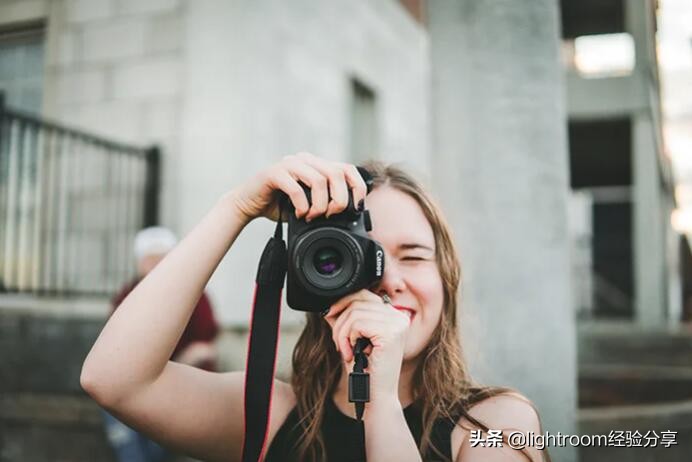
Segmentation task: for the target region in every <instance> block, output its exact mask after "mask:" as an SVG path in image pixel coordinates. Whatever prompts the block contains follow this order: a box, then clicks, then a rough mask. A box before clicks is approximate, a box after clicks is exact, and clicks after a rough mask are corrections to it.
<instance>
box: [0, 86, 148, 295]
mask: <svg viewBox="0 0 692 462" xmlns="http://www.w3.org/2000/svg"><path fill="white" fill-rule="evenodd" d="M159 176H160V152H159V150H158V148H156V147H150V148H141V147H135V146H129V145H125V144H121V143H117V142H113V141H110V140H106V139H104V138H101V137H97V136H93V135H90V134H88V133H84V132H82V131H79V130H74V129H70V128H66V127H64V126H62V125H60V124H57V123H53V122H48V121H46V120H43V119H42V118H39V117H35V116H32V115H29V114H25V113H22V112H20V111H16V110H13V109H10V108H7V107H5V105H4V98H3V97H2V94H1V93H0V292H26V293H34V294H40V295H43V294H45V295H58V296H68V295H70V296H71V295H110V294H112V293H113V292H115V291H116V290H117V288H118V287H119V286H120V285H121V284H122V283H123V282H124V281H125V280H127V279H129V278H131V277H132V276H133V275H134V272H135V267H134V263H133V257H132V250H131V249H132V244H133V242H132V241H133V238H134V234H135V232H136V231H137V230H138V229H140V228H142V227H144V226H149V225H153V224H155V223H156V222H157V219H158V217H157V215H158V192H159V191H158V190H159Z"/></svg>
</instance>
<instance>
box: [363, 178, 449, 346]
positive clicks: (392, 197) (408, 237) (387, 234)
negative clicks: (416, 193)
mask: <svg viewBox="0 0 692 462" xmlns="http://www.w3.org/2000/svg"><path fill="white" fill-rule="evenodd" d="M365 204H366V208H368V209H369V210H370V215H371V218H372V232H370V235H371V237H372V238H373V239H375V240H376V241H378V242H379V243H380V244H381V245H382V247H383V248H384V251H385V265H384V275H383V278H382V281H381V282H380V284H379V285H378V286H377V287H376V288H375V289H374V291H375V292H376V293H378V294H380V295H382V294H384V293H386V294H387V295H389V297H390V298H391V300H392V304H393V305H394V306H395V307H397V308H400V309H402V308H407V309H409V310H411V311H412V312H413V317H412V319H411V326H410V327H409V330H408V333H407V336H406V347H405V350H404V360H411V359H414V358H416V357H417V356H418V355H419V354H420V353H421V352H422V351H423V350H424V349H425V347H426V346H427V344H428V341H429V340H430V337H431V336H432V333H433V331H434V330H435V328H436V327H437V325H438V323H439V320H440V316H441V314H442V306H443V304H444V293H443V287H442V278H441V277H440V272H439V270H438V268H437V260H436V258H435V251H436V249H435V236H434V234H433V230H432V227H431V226H430V223H429V222H428V220H427V218H425V215H424V214H423V210H422V209H421V208H420V206H419V205H418V203H417V202H416V201H415V200H414V199H413V198H412V197H411V196H409V195H408V194H406V193H403V192H401V191H399V190H398V189H394V188H392V187H389V186H381V187H379V188H376V189H375V190H373V192H371V193H370V194H368V195H367V197H366V199H365Z"/></svg>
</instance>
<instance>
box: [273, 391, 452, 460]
mask: <svg viewBox="0 0 692 462" xmlns="http://www.w3.org/2000/svg"><path fill="white" fill-rule="evenodd" d="M404 417H405V418H406V423H407V424H408V428H409V430H410V431H411V434H412V435H413V438H414V439H415V441H416V445H417V446H418V445H419V444H420V440H421V435H422V433H423V419H422V414H421V411H420V409H418V408H417V407H416V406H414V405H413V404H412V405H409V406H407V407H405V408H404ZM455 423H456V421H454V422H453V421H450V420H447V419H438V420H437V421H436V422H435V424H434V425H433V430H432V434H431V435H430V438H431V441H432V444H434V445H435V447H436V448H437V449H438V450H439V451H440V452H442V453H443V454H444V455H445V456H447V457H448V458H449V460H451V459H452V442H451V434H452V430H453V429H454V426H455ZM321 430H322V438H323V440H324V444H325V447H326V449H327V461H328V462H355V461H358V462H360V461H364V460H365V453H364V451H365V447H364V445H363V441H364V434H363V433H364V430H363V424H362V422H359V421H358V420H356V419H354V418H352V417H349V416H347V415H345V414H343V413H342V412H341V411H340V410H339V408H337V407H336V404H334V401H333V400H332V399H331V398H330V399H329V400H327V403H326V406H325V410H324V418H323V420H322V428H321ZM301 432H302V428H301V427H299V426H298V410H297V408H295V407H294V408H293V409H292V410H291V412H290V414H289V415H288V417H286V421H285V422H284V423H283V425H282V426H281V428H279V431H278V432H277V433H276V435H275V436H274V439H273V440H272V442H271V445H270V446H269V449H268V450H267V455H266V458H265V459H264V460H265V462H294V461H295V462H302V461H299V459H298V455H297V451H296V449H295V448H294V445H295V444H296V443H297V442H298V439H299V437H300V435H301ZM392 444H396V442H395V441H394V442H392ZM423 460H424V461H426V462H436V461H440V460H442V459H441V458H440V456H439V455H437V454H436V453H435V452H434V451H432V449H429V450H428V452H427V453H426V454H425V455H424V457H423Z"/></svg>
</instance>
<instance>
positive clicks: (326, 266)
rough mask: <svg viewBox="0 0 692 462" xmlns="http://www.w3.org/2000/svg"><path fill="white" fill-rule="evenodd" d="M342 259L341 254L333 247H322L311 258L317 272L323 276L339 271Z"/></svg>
mask: <svg viewBox="0 0 692 462" xmlns="http://www.w3.org/2000/svg"><path fill="white" fill-rule="evenodd" d="M343 261H344V258H343V256H342V255H341V253H340V252H339V251H338V250H336V249H335V248H334V247H323V248H321V249H319V250H318V251H317V252H315V255H314V256H313V258H312V262H313V264H314V265H315V269H316V270H317V272H318V273H320V274H323V275H325V276H332V275H334V274H335V273H337V272H338V271H340V270H341V267H342V265H343Z"/></svg>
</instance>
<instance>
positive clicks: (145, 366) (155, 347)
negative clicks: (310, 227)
mask: <svg viewBox="0 0 692 462" xmlns="http://www.w3.org/2000/svg"><path fill="white" fill-rule="evenodd" d="M247 221H248V220H247V218H245V216H244V215H243V214H242V213H240V212H239V210H238V208H237V206H236V201H235V196H234V193H233V192H231V193H228V194H226V195H224V196H222V198H221V199H220V200H219V201H218V202H217V204H216V205H215V206H214V207H213V208H212V210H211V211H210V212H209V213H208V214H207V215H206V216H205V217H204V219H203V220H202V221H201V222H200V223H199V224H198V225H197V226H196V227H195V228H194V229H193V230H192V231H191V232H190V233H189V234H188V235H187V236H186V237H185V239H183V240H182V241H181V242H180V243H179V244H178V245H177V246H176V247H175V248H174V249H173V250H172V251H171V252H170V253H169V254H168V255H166V257H165V258H164V259H163V260H162V261H161V262H160V263H159V264H158V265H157V266H156V267H155V268H154V269H153V270H152V271H151V272H150V273H149V274H148V275H147V276H146V277H145V278H144V279H143V280H142V281H141V282H140V283H139V284H138V285H137V287H135V289H134V290H133V291H132V292H130V294H129V295H128V296H127V297H126V298H125V300H124V301H123V302H122V304H121V305H120V307H119V308H118V309H117V310H116V311H115V312H114V313H113V316H111V318H110V320H109V321H108V323H107V324H106V326H105V327H104V329H103V331H102V332H101V334H100V335H99V337H98V339H97V341H96V343H95V344H94V346H93V347H92V349H91V351H90V352H89V355H88V356H87V358H86V360H85V361H84V365H83V367H82V375H81V378H80V381H81V384H82V386H83V388H84V389H85V390H86V391H88V392H89V394H91V395H92V396H93V397H94V398H95V399H97V401H99V402H102V403H117V402H118V401H119V400H121V399H123V398H124V397H127V396H128V395H129V394H130V393H132V392H133V391H135V390H137V389H139V388H140V387H142V386H143V385H144V384H147V383H151V382H152V381H154V380H155V379H156V378H157V377H159V375H161V372H162V371H163V368H164V367H165V366H166V364H167V363H168V359H169V358H170V356H171V354H172V352H173V350H174V349H175V346H176V344H177V343H178V339H179V338H180V336H181V335H182V332H183V330H184V329H185V326H186V325H187V323H188V321H189V319H190V315H191V313H192V310H193V309H194V307H195V305H196V304H197V300H198V299H199V297H200V296H201V294H202V291H203V290H204V287H205V285H206V283H207V281H208V280H209V278H210V277H211V274H212V273H213V271H214V269H215V268H216V267H217V265H218V264H219V262H220V261H221V259H222V258H223V256H224V255H225V254H226V252H227V251H228V249H229V247H230V246H231V244H232V243H233V241H235V239H236V237H237V236H238V234H239V233H240V231H241V230H242V229H243V227H244V226H245V224H246V223H247ZM124 371H127V373H126V374H125V373H123V372H124Z"/></svg>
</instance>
